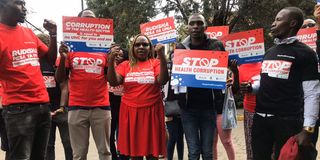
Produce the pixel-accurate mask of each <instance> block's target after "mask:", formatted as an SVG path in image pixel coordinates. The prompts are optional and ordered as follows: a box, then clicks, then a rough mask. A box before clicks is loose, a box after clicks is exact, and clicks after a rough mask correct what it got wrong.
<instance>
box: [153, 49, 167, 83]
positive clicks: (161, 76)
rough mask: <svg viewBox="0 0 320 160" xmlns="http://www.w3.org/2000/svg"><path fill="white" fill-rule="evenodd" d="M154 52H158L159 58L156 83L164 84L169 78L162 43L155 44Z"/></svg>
mask: <svg viewBox="0 0 320 160" xmlns="http://www.w3.org/2000/svg"><path fill="white" fill-rule="evenodd" d="M155 52H156V53H157V54H158V58H159V60H160V74H159V76H158V77H157V83H159V84H161V85H165V84H166V83H167V81H168V79H169V73H168V68H167V60H166V57H165V55H164V45H163V44H157V45H156V47H155Z"/></svg>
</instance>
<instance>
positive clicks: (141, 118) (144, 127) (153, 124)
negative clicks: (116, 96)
mask: <svg viewBox="0 0 320 160" xmlns="http://www.w3.org/2000/svg"><path fill="white" fill-rule="evenodd" d="M154 53H156V54H157V56H158V59H156V58H154ZM117 54H119V48H118V47H116V46H115V47H112V48H111V53H110V56H109V65H108V81H109V83H110V85H111V86H117V85H121V84H122V85H123V86H124V92H123V96H122V100H121V106H120V115H119V140H118V150H119V151H120V154H122V155H127V156H130V157H131V158H132V159H134V160H136V159H143V157H144V156H146V157H147V159H157V158H158V157H159V155H166V138H165V134H166V132H165V126H164V125H165V124H164V110H163V102H162V96H161V85H164V84H165V83H166V82H167V81H168V77H169V76H168V69H167V62H166V58H165V55H164V46H163V45H162V44H158V45H156V46H155V47H154V48H153V46H152V44H151V41H150V39H149V38H148V37H147V36H145V35H138V36H137V37H135V39H134V41H133V44H132V47H131V52H130V53H129V61H125V62H122V63H121V64H120V65H119V66H117V67H116V68H115V67H114V65H112V64H114V61H115V57H116V56H117Z"/></svg>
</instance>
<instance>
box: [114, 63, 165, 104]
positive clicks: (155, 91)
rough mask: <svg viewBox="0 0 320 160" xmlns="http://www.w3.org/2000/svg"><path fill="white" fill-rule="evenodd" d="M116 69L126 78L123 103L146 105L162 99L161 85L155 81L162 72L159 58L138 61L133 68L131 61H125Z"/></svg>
mask: <svg viewBox="0 0 320 160" xmlns="http://www.w3.org/2000/svg"><path fill="white" fill-rule="evenodd" d="M116 70H117V73H118V74H120V75H121V76H122V77H123V79H124V83H123V86H124V90H123V96H122V99H121V101H122V102H123V103H125V104H126V105H129V106H132V107H145V106H151V105H153V104H154V103H156V102H157V101H158V100H161V91H160V85H159V84H156V81H155V80H156V78H157V76H158V75H159V74H160V61H159V60H158V59H150V60H147V61H145V62H138V63H137V65H136V66H135V67H133V68H131V67H130V64H129V61H125V62H122V63H121V64H119V66H118V67H117V68H116Z"/></svg>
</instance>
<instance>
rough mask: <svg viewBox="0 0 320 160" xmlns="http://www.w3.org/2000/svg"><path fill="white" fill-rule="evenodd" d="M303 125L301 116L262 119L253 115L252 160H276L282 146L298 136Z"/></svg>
mask: <svg viewBox="0 0 320 160" xmlns="http://www.w3.org/2000/svg"><path fill="white" fill-rule="evenodd" d="M302 125H303V119H302V116H301V117H299V116H292V117H279V116H272V117H262V116H260V115H258V114H255V115H254V117H253V126H252V151H253V159H254V160H271V159H272V157H271V155H272V153H273V151H274V158H273V159H275V160H276V159H278V157H279V154H280V150H281V148H282V146H283V145H284V144H285V143H286V142H287V140H288V139H289V138H290V137H291V136H293V135H296V134H298V133H299V132H300V131H301V129H302Z"/></svg>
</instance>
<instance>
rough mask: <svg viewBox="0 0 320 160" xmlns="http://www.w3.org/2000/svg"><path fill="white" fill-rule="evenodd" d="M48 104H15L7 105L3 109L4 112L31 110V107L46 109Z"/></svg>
mask: <svg viewBox="0 0 320 160" xmlns="http://www.w3.org/2000/svg"><path fill="white" fill-rule="evenodd" d="M48 106H49V103H17V104H9V105H6V106H3V109H6V110H16V109H18V110H21V109H22V108H32V107H48Z"/></svg>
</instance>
